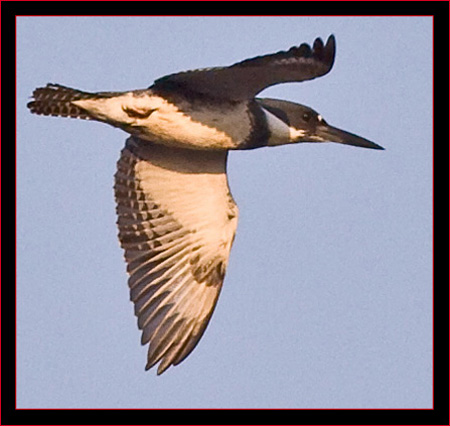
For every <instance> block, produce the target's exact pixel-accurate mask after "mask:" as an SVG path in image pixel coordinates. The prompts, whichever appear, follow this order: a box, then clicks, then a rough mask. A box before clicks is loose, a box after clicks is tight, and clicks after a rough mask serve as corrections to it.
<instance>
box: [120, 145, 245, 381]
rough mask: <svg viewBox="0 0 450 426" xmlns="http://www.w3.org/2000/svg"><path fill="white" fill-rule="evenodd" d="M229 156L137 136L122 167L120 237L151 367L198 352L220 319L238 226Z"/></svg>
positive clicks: (161, 368)
mask: <svg viewBox="0 0 450 426" xmlns="http://www.w3.org/2000/svg"><path fill="white" fill-rule="evenodd" d="M226 160H227V152H226V151H200V150H187V149H177V148H175V149H173V148H169V147H167V146H164V145H159V144H153V143H151V142H147V141H144V140H141V139H138V138H136V137H130V138H129V139H128V140H127V143H126V146H125V148H124V149H123V150H122V153H121V156H120V159H119V161H118V163H117V173H116V175H115V185H114V189H115V197H116V202H117V213H118V226H119V239H120V242H121V245H122V247H123V249H124V250H125V260H126V262H127V264H128V266H127V270H128V273H129V280H128V283H129V287H130V294H131V300H132V301H133V302H134V306H135V313H136V316H137V317H138V326H139V328H140V329H141V330H142V344H146V343H149V349H148V362H147V365H146V369H149V368H151V367H152V366H153V365H155V364H156V363H157V362H159V361H161V363H160V365H159V367H158V374H161V373H162V372H163V371H165V370H166V369H167V368H168V367H169V366H170V365H176V364H178V363H180V362H181V361H182V360H183V359H184V358H185V357H186V356H187V355H189V353H190V352H191V351H192V350H193V349H194V347H195V345H196V344H197V342H198V341H199V339H200V337H201V336H202V334H203V332H204V331H205V328H206V326H207V325H208V321H209V319H210V317H211V315H212V313H213V310H214V307H215V305H216V302H217V298H218V296H219V293H220V289H221V287H222V282H223V279H224V275H225V270H226V266H227V263H228V256H229V252H230V249H231V245H232V242H233V239H234V234H235V230H236V226H237V216H238V210H237V206H236V204H235V203H234V201H233V199H232V197H231V194H230V192H229V188H228V183H227V176H226Z"/></svg>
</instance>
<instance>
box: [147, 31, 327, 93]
mask: <svg viewBox="0 0 450 426" xmlns="http://www.w3.org/2000/svg"><path fill="white" fill-rule="evenodd" d="M335 51H336V42H335V38H334V36H333V35H331V36H330V37H328V40H327V43H326V44H325V45H324V44H323V42H322V40H321V39H320V38H317V39H316V40H315V41H314V44H313V47H312V48H311V47H310V46H309V45H308V44H306V43H303V44H301V45H300V46H298V47H292V48H291V49H289V50H288V51H282V52H278V53H274V54H270V55H265V56H258V57H256V58H252V59H246V60H245V61H242V62H238V63H237V64H234V65H232V66H230V67H217V68H206V69H200V70H193V71H186V72H181V73H178V74H171V75H168V76H165V77H162V78H160V79H158V80H156V81H155V84H154V85H153V86H152V87H151V89H153V90H155V91H158V90H169V91H170V90H176V91H177V93H183V92H184V93H186V94H187V95H192V96H195V95H196V94H197V95H198V94H199V95H206V96H210V97H214V98H219V99H220V98H226V99H233V100H243V99H251V98H253V97H255V96H256V95H257V94H258V93H259V92H260V91H261V90H263V89H265V88H266V87H269V86H272V85H274V84H278V83H286V82H299V81H304V80H311V79H313V78H316V77H319V76H321V75H324V74H326V73H327V72H329V71H330V70H331V67H332V66H333V62H334V56H335Z"/></svg>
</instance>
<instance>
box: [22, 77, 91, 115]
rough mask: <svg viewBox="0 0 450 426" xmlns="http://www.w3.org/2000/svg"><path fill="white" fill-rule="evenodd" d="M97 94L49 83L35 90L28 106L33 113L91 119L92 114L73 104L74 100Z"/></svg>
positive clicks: (88, 97)
mask: <svg viewBox="0 0 450 426" xmlns="http://www.w3.org/2000/svg"><path fill="white" fill-rule="evenodd" d="M97 96H98V95H97V94H94V93H88V92H82V91H80V90H75V89H71V88H70V87H65V86H61V85H59V84H47V86H45V87H40V88H38V89H35V90H34V92H33V100H32V101H31V102H29V103H28V104H27V107H28V108H29V109H30V111H31V112H32V113H33V114H40V115H52V116H55V117H72V118H82V119H85V120H89V119H91V118H92V117H91V116H90V114H89V113H88V112H87V111H85V110H84V109H82V108H80V107H79V106H77V105H74V104H72V101H78V100H80V99H90V98H96V97H97Z"/></svg>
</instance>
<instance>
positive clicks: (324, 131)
mask: <svg viewBox="0 0 450 426" xmlns="http://www.w3.org/2000/svg"><path fill="white" fill-rule="evenodd" d="M258 101H259V102H260V103H261V105H262V106H263V108H264V109H266V110H267V111H269V112H270V113H271V114H273V115H275V116H276V117H277V118H278V119H280V120H281V121H283V122H284V123H285V124H286V125H287V126H289V131H290V132H289V133H290V140H289V141H288V142H287V143H297V142H336V143H341V144H345V145H354V146H359V147H362V148H372V149H384V148H383V147H381V146H380V145H377V144H376V143H374V142H371V141H369V140H367V139H365V138H362V137H360V136H357V135H354V134H353V133H350V132H346V131H345V130H341V129H338V128H336V127H333V126H330V125H329V124H328V123H327V122H326V121H325V120H324V119H323V117H322V116H321V115H320V114H319V113H317V112H316V111H314V110H313V109H312V108H309V107H307V106H305V105H300V104H296V103H293V102H288V101H281V100H278V99H268V98H265V99H258Z"/></svg>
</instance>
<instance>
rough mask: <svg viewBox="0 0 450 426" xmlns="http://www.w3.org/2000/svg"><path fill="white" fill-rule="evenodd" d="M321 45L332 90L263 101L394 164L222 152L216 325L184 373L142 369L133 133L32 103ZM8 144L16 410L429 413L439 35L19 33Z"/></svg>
mask: <svg viewBox="0 0 450 426" xmlns="http://www.w3.org/2000/svg"><path fill="white" fill-rule="evenodd" d="M329 34H335V36H336V40H337V56H336V61H335V65H334V68H333V70H332V71H331V73H330V74H328V75H327V76H325V77H323V78H320V79H316V80H313V81H311V82H306V83H300V84H299V83H297V84H284V85H279V86H276V87H273V88H270V89H269V90H266V91H265V92H263V94H262V95H263V96H268V97H269V96H270V97H279V98H281V99H287V100H291V101H294V102H299V103H303V104H305V105H308V106H311V107H313V108H314V109H315V110H317V111H318V112H320V113H321V114H322V115H323V117H324V118H325V119H326V120H327V121H328V122H329V123H330V124H332V125H335V126H337V127H340V128H343V129H345V130H348V131H351V132H353V133H356V134H358V135H361V136H363V137H366V138H368V139H370V140H372V141H374V142H376V143H378V144H380V145H382V146H384V147H385V148H386V150H385V151H375V150H368V149H361V148H355V147H349V146H343V145H337V144H297V145H293V146H284V147H276V148H264V149H259V150H253V151H247V152H243V151H241V152H233V153H231V155H230V161H229V180H230V185H231V190H232V193H233V196H234V198H235V200H236V202H237V203H238V205H239V208H240V222H239V226H238V232H237V236H236V240H235V243H234V247H233V250H232V253H231V259H230V263H229V267H228V271H227V275H226V279H225V284H224V287H223V290H222V294H221V296H220V299H219V303H218V306H217V309H216V311H215V313H214V315H213V318H212V320H211V322H210V324H209V327H208V329H207V330H206V332H205V335H204V336H203V338H202V339H201V341H200V343H199V345H198V346H197V348H196V349H195V350H194V352H193V353H192V354H191V355H190V356H189V357H188V358H187V359H186V360H185V361H184V362H183V363H182V364H180V365H179V366H177V367H172V368H170V369H169V370H168V371H167V372H166V373H164V374H163V375H162V376H159V377H158V376H156V371H155V369H152V370H150V371H148V372H145V371H144V366H145V363H146V353H147V348H146V347H142V346H141V345H140V332H139V330H138V328H137V324H136V319H135V317H134V314H133V306H132V304H131V302H130V301H129V295H128V286H127V275H126V272H125V263H124V261H123V256H122V250H121V249H120V247H119V244H118V239H117V229H116V224H115V222H116V217H115V205H114V199H113V190H112V186H113V175H114V172H115V167H116V161H117V159H118V157H119V152H120V150H121V149H122V147H123V145H124V141H125V139H126V137H127V135H126V134H125V133H124V132H122V131H121V130H118V129H114V128H112V127H109V126H107V125H102V124H100V123H94V122H83V121H80V120H69V119H62V118H59V119H56V118H48V117H40V116H33V115H31V114H30V113H29V112H28V110H27V109H26V103H27V101H28V99H29V96H30V95H31V93H32V91H33V89H34V88H35V87H39V86H43V85H45V84H46V83H48V82H52V83H60V84H64V85H67V86H71V87H74V88H78V89H81V90H86V91H108V90H113V91H120V90H129V89H138V88H145V87H148V86H150V85H151V84H152V82H153V80H154V79H156V78H158V77H161V76H163V75H166V74H169V73H173V72H177V71H182V70H186V69H192V68H201V67H209V66H217V65H229V64H232V63H234V62H236V61H240V60H242V59H246V58H249V57H253V56H256V55H261V54H266V53H272V52H276V51H279V50H286V49H289V48H290V47H291V46H293V45H299V44H300V43H302V42H308V43H312V42H313V40H314V38H315V37H316V36H321V37H322V38H323V39H324V40H325V39H326V38H327V37H328V35H329ZM17 136H18V137H17V209H18V213H17V257H18V263H17V308H18V313H17V405H18V407H20V408H25V407H27V408H36V407H45V408H50V407H53V408H118V407H122V408H155V407H159V408H172V407H179V408H186V407H189V408H197V407H201V408H235V407H236V408H260V407H271V408H362V407H364V408H429V407H431V406H432V18H430V17H413V18H401V17H397V18H396V17H386V18H382V17H378V18H370V17H364V18H354V17H336V18H334V17H311V18H309V17H276V18H275V17H273V18H272V17H255V18H248V17H229V18H217V17H214V18H211V17H187V18H168V17H142V18H136V17H124V18H117V17H109V18H108V17H101V18H97V17H86V18H83V17H73V18H69V17H60V18H53V17H40V18H33V17H19V18H18V19H17Z"/></svg>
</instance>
